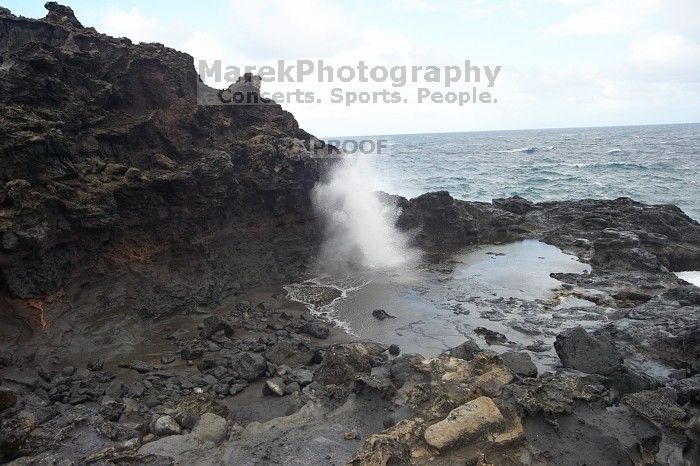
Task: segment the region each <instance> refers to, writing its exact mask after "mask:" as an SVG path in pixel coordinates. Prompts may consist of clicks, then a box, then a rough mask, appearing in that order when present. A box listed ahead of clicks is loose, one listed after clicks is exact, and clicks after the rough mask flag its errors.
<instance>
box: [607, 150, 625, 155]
mask: <svg viewBox="0 0 700 466" xmlns="http://www.w3.org/2000/svg"><path fill="white" fill-rule="evenodd" d="M606 154H607V155H624V154H626V152H625V151H624V150H622V149H610V150H609V151H607V152H606Z"/></svg>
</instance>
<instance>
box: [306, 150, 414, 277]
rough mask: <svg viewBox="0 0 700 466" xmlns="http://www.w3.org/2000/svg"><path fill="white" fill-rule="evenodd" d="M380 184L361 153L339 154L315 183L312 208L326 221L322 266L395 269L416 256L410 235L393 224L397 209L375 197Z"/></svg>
mask: <svg viewBox="0 0 700 466" xmlns="http://www.w3.org/2000/svg"><path fill="white" fill-rule="evenodd" d="M379 187H380V184H379V182H378V179H377V177H376V176H375V174H374V173H373V170H372V168H371V166H370V164H368V163H367V161H366V159H365V158H363V157H347V158H345V159H343V160H342V161H341V162H339V163H338V165H337V166H336V167H334V169H333V170H332V172H331V173H330V176H329V177H328V179H327V181H325V182H320V183H318V184H317V185H316V186H315V187H314V190H313V193H312V196H313V204H314V208H315V209H316V211H317V212H318V213H319V214H320V215H321V216H322V218H323V221H324V226H325V240H324V242H323V245H322V246H321V251H320V254H319V262H320V264H319V265H320V266H321V268H322V269H324V271H326V272H330V273H340V272H346V271H349V270H354V269H358V268H372V269H392V268H394V269H395V268H397V267H399V266H405V265H407V264H408V263H410V262H412V261H415V260H416V259H417V258H418V252H417V251H416V250H415V249H413V248H411V247H410V246H409V240H410V238H409V236H408V235H407V234H406V233H404V232H402V231H400V230H398V229H397V228H396V220H397V219H398V216H399V214H400V211H399V209H398V208H397V207H396V205H391V204H387V203H386V201H383V200H382V199H381V198H380V196H379V195H378V192H377V191H378V189H379Z"/></svg>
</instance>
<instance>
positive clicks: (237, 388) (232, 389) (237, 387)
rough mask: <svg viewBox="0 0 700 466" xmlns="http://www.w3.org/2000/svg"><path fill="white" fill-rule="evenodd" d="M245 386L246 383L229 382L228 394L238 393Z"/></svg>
mask: <svg viewBox="0 0 700 466" xmlns="http://www.w3.org/2000/svg"><path fill="white" fill-rule="evenodd" d="M247 386H248V385H245V384H241V383H234V384H231V386H230V387H229V389H228V394H229V395H238V394H239V393H240V392H242V391H243V390H245V388H246V387H247Z"/></svg>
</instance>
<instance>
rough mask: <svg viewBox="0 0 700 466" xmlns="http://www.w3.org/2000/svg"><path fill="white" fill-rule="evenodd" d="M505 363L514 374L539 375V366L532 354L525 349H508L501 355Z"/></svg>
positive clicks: (524, 375)
mask: <svg viewBox="0 0 700 466" xmlns="http://www.w3.org/2000/svg"><path fill="white" fill-rule="evenodd" d="M501 359H502V360H503V364H504V365H505V366H506V367H507V368H508V369H510V370H511V371H512V372H513V373H514V374H517V375H521V376H523V377H537V366H535V363H533V362H532V359H531V358H530V354H529V353H526V352H525V351H507V352H505V353H503V354H502V355H501Z"/></svg>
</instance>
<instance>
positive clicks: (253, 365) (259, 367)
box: [231, 352, 267, 382]
mask: <svg viewBox="0 0 700 466" xmlns="http://www.w3.org/2000/svg"><path fill="white" fill-rule="evenodd" d="M231 368H232V369H233V370H235V371H236V372H237V373H238V376H239V377H240V378H241V379H244V380H247V381H248V382H253V381H255V380H258V379H259V378H260V377H262V375H263V374H264V373H265V371H266V370H267V364H265V358H263V357H262V356H261V355H259V354H257V353H250V352H242V353H238V354H235V355H234V356H233V357H232V358H231Z"/></svg>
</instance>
